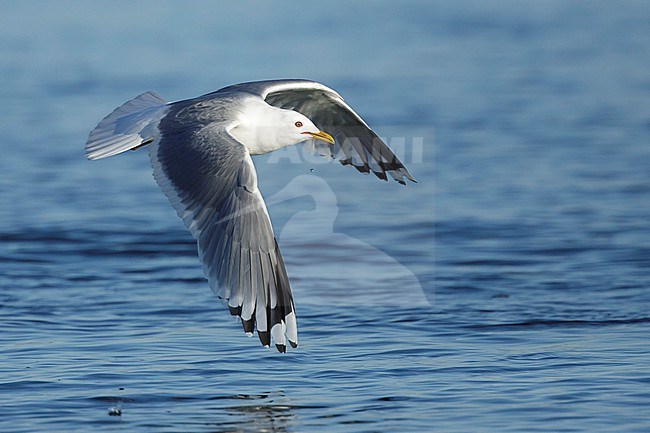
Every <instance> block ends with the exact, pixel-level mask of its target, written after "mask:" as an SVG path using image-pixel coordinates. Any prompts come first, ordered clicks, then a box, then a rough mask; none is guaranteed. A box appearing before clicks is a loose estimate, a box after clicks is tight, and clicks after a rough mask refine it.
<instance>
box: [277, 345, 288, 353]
mask: <svg viewBox="0 0 650 433" xmlns="http://www.w3.org/2000/svg"><path fill="white" fill-rule="evenodd" d="M275 347H276V348H277V349H278V352H280V353H286V351H287V346H286V345H284V344H276V345H275Z"/></svg>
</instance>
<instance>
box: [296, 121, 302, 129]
mask: <svg viewBox="0 0 650 433" xmlns="http://www.w3.org/2000/svg"><path fill="white" fill-rule="evenodd" d="M294 125H296V128H300V127H301V126H302V122H301V121H300V120H299V121H297V122H296V123H294Z"/></svg>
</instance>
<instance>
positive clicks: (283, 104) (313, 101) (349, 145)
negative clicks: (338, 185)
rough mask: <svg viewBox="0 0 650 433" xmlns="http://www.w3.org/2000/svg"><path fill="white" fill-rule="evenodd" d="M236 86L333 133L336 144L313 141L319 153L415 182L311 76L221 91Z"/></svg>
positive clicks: (382, 176) (383, 145)
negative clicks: (304, 78) (310, 78)
mask: <svg viewBox="0 0 650 433" xmlns="http://www.w3.org/2000/svg"><path fill="white" fill-rule="evenodd" d="M233 90H236V91H242V92H248V93H252V94H255V95H259V96H261V97H262V98H263V99H264V100H265V101H266V102H267V103H268V104H270V105H273V106H275V107H279V108H285V109H289V110H295V111H298V112H299V113H302V114H303V115H305V116H307V117H308V118H309V119H311V121H312V122H314V124H315V125H316V126H317V127H318V128H320V129H321V130H323V131H325V132H328V133H330V134H331V135H332V136H333V137H334V138H335V140H336V144H335V145H333V146H330V145H327V144H325V143H323V142H320V141H314V142H313V145H314V146H315V148H316V151H317V152H318V153H319V154H321V155H323V156H326V157H329V158H337V159H339V160H340V162H341V163H342V164H343V165H352V166H354V167H355V168H356V169H357V170H359V171H360V172H363V173H368V172H370V171H372V172H373V173H374V174H375V175H376V176H377V177H378V178H380V179H383V180H387V177H386V173H388V174H390V175H391V176H392V177H393V179H395V180H396V181H398V182H399V183H401V184H405V183H406V182H405V180H404V178H406V179H408V180H410V181H413V182H415V179H414V178H413V176H411V174H410V173H409V172H408V170H407V169H406V168H405V167H404V165H403V164H402V163H401V162H400V160H399V159H398V158H397V156H395V154H394V153H393V152H392V151H391V150H390V148H389V147H388V146H387V145H386V143H384V142H383V141H382V140H381V139H380V138H379V137H378V136H377V134H375V133H374V132H373V131H372V129H370V127H368V125H367V124H366V123H365V122H364V121H363V119H361V117H360V116H359V115H358V114H357V113H355V112H354V110H352V108H350V106H349V105H348V104H347V103H346V102H345V101H344V100H343V98H342V97H341V95H339V94H338V93H336V92H335V91H334V90H332V89H330V88H329V87H327V86H325V85H323V84H320V83H317V82H315V81H308V80H274V81H257V82H252V83H242V84H236V85H234V86H229V87H226V88H224V89H221V90H219V92H228V91H233Z"/></svg>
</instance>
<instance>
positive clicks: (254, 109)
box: [230, 103, 334, 155]
mask: <svg viewBox="0 0 650 433" xmlns="http://www.w3.org/2000/svg"><path fill="white" fill-rule="evenodd" d="M230 134H231V135H232V136H233V137H234V138H235V139H236V140H237V141H239V142H240V143H242V144H243V145H244V146H246V147H247V148H248V151H249V152H250V153H251V154H252V155H259V154H263V153H268V152H272V151H274V150H277V149H280V148H282V147H286V146H291V145H294V144H298V143H300V142H303V141H306V140H322V141H324V142H326V143H329V144H334V137H332V136H331V135H330V134H328V133H327V132H324V131H321V130H320V129H319V128H318V127H316V125H314V123H313V122H312V121H311V120H309V119H308V118H307V117H306V116H304V115H302V114H300V113H298V112H297V111H293V110H285V109H282V108H276V107H272V106H270V105H268V104H266V103H264V105H263V106H260V105H258V104H248V105H247V107H246V110H245V111H244V112H243V113H242V116H241V117H240V119H239V122H238V124H237V126H235V127H234V128H233V129H231V130H230Z"/></svg>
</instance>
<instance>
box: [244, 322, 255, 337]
mask: <svg viewBox="0 0 650 433" xmlns="http://www.w3.org/2000/svg"><path fill="white" fill-rule="evenodd" d="M241 324H242V326H243V327H244V332H246V333H248V332H250V333H251V334H252V333H253V330H254V329H255V319H250V320H244V319H241Z"/></svg>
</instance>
